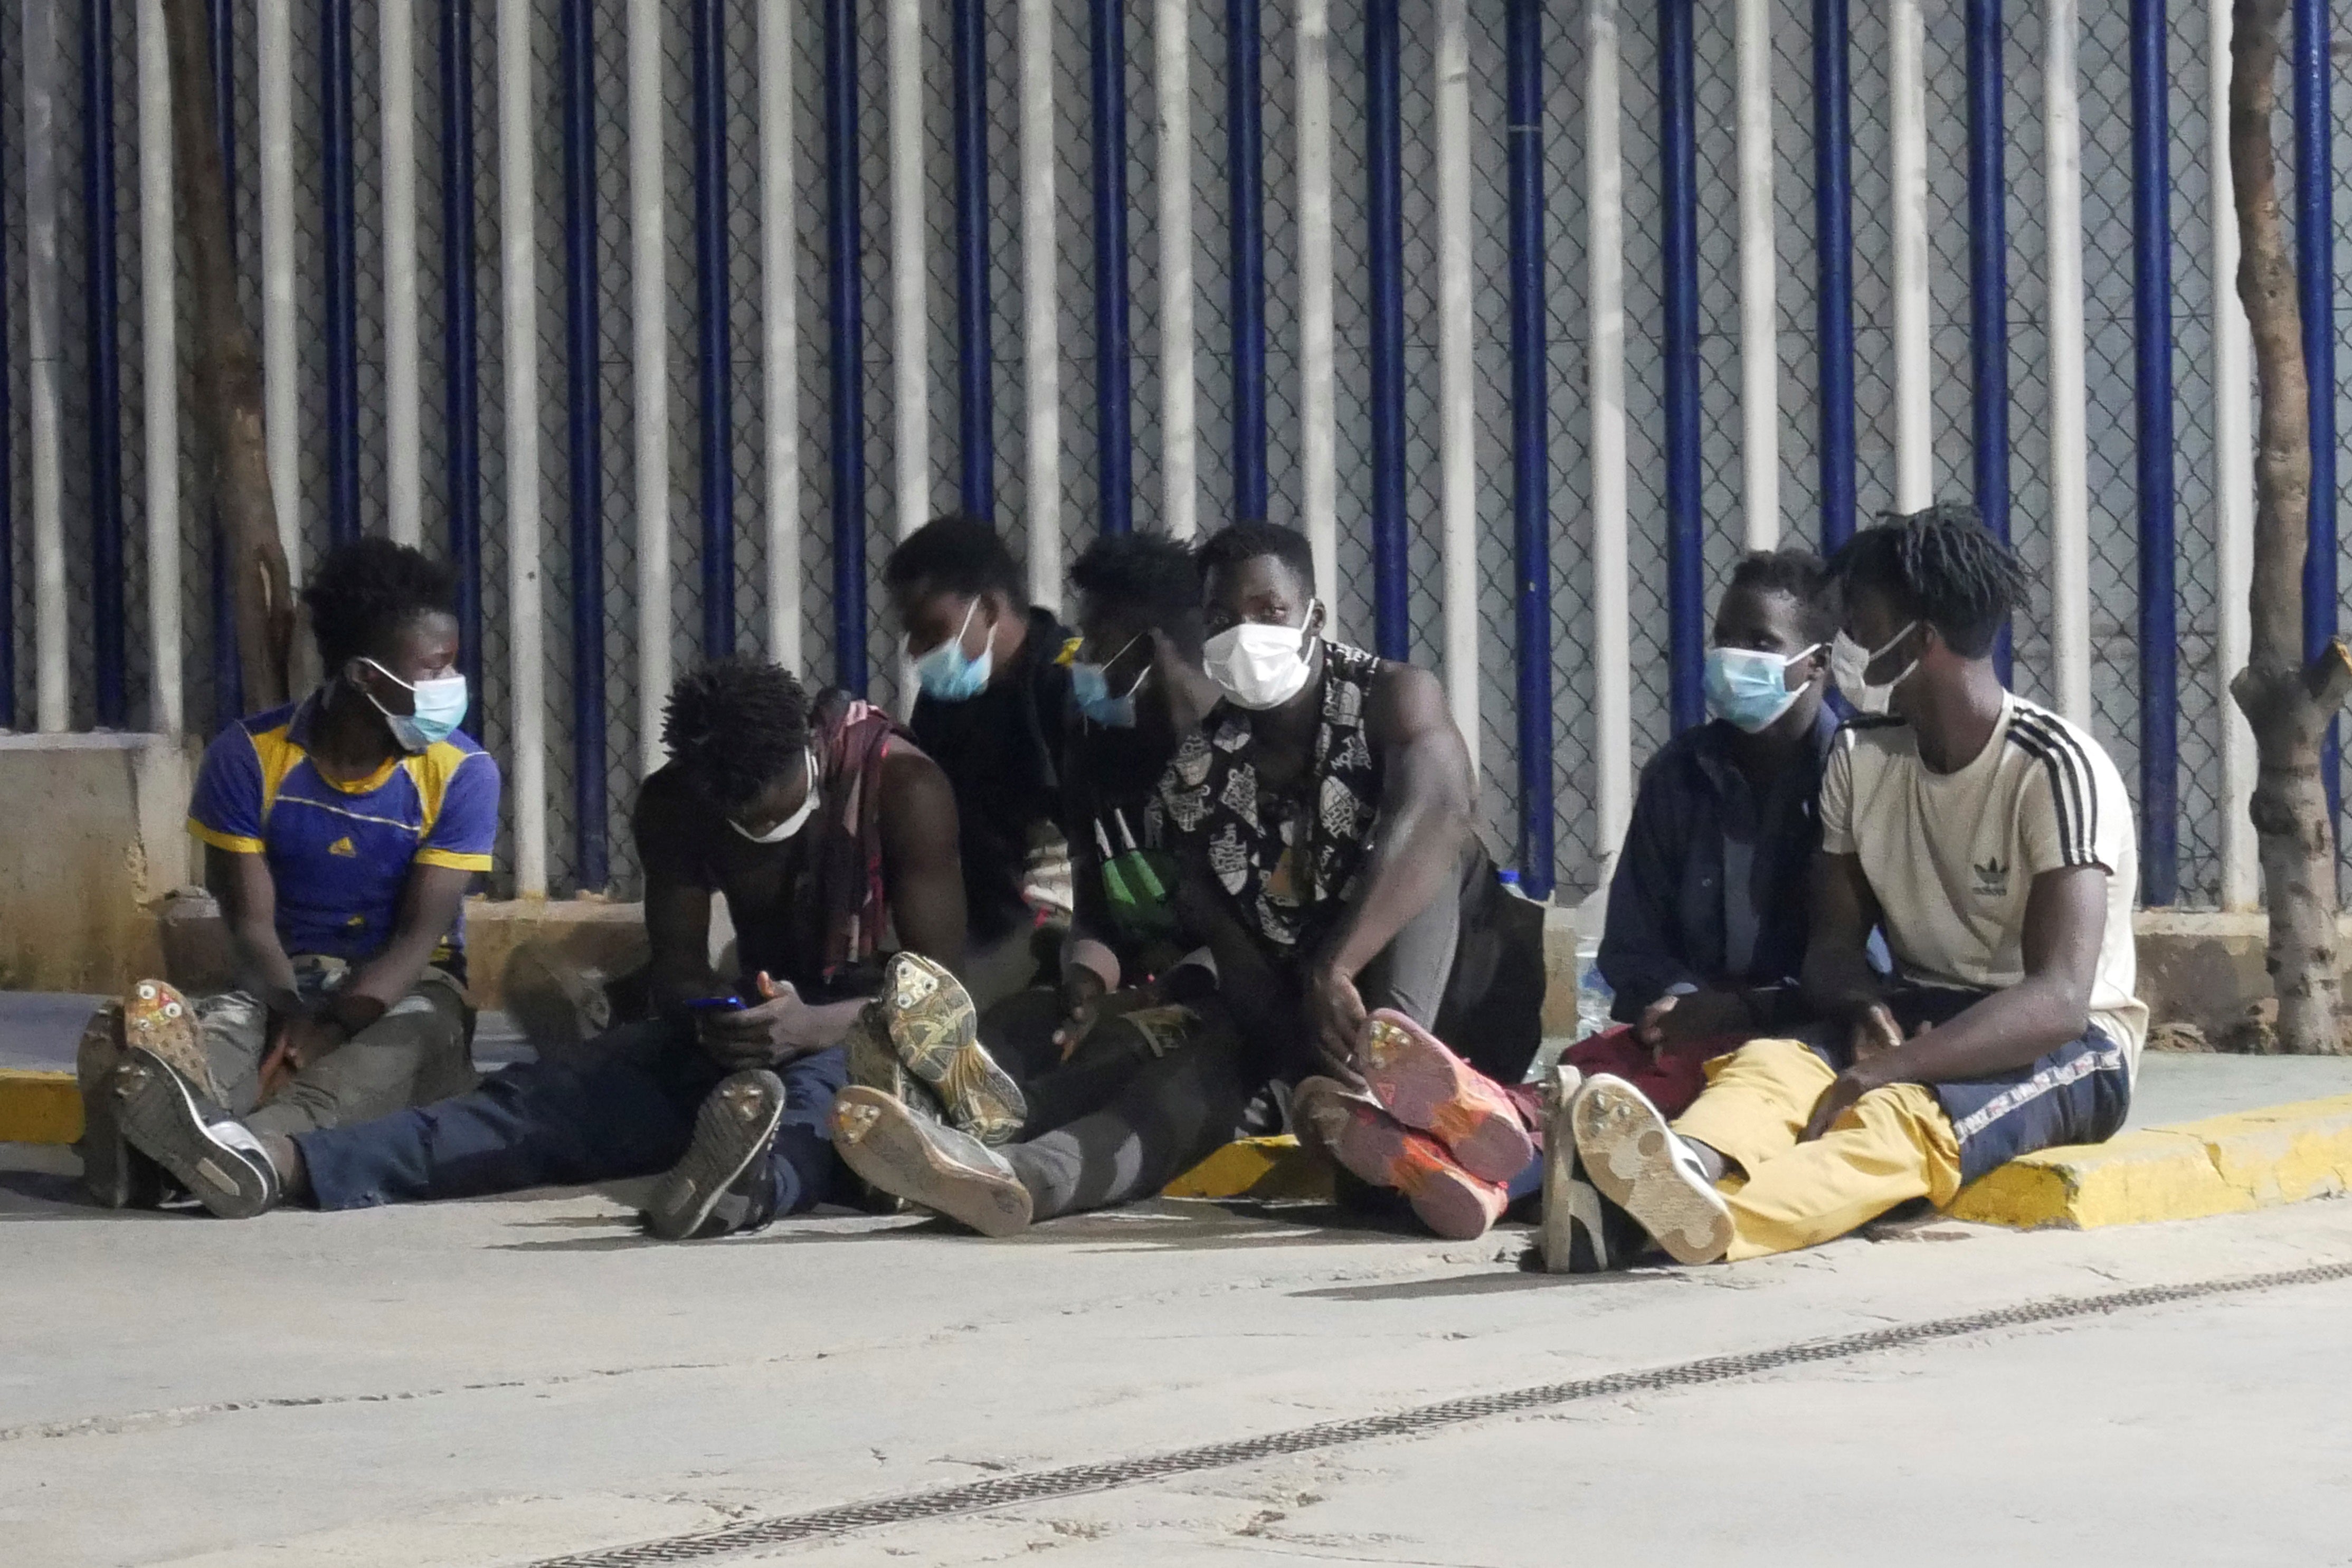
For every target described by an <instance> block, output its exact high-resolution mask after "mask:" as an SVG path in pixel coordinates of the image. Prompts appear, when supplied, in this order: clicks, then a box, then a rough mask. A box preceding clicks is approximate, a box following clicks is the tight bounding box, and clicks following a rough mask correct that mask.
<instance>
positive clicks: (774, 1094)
mask: <svg viewBox="0 0 2352 1568" xmlns="http://www.w3.org/2000/svg"><path fill="white" fill-rule="evenodd" d="M783 1114H784V1081H783V1080H782V1079H781V1078H779V1077H777V1076H776V1075H775V1074H774V1073H772V1072H770V1071H768V1070H767V1069H765V1068H754V1069H753V1070H752V1071H749V1072H738V1073H734V1074H732V1075H730V1076H729V1077H727V1078H725V1079H722V1080H720V1081H719V1086H718V1087H717V1088H715V1089H713V1090H712V1091H711V1092H709V1094H707V1095H705V1096H704V1097H703V1101H702V1107H701V1109H700V1110H698V1111H697V1112H695V1113H694V1138H693V1141H692V1142H690V1143H688V1145H687V1146H686V1155H685V1157H684V1158H682V1159H680V1160H679V1161H678V1162H677V1164H676V1165H675V1166H671V1167H670V1168H669V1170H668V1171H667V1172H666V1173H665V1174H664V1175H663V1176H662V1178H661V1180H659V1181H658V1182H656V1183H655V1184H654V1195H653V1199H652V1201H651V1202H649V1203H647V1204H646V1211H645V1216H644V1218H645V1222H646V1231H647V1233H648V1234H651V1235H654V1236H657V1237H659V1238H660V1239H663V1240H664V1241H700V1240H707V1239H709V1238H711V1237H714V1236H732V1235H734V1234H735V1233H736V1232H738V1231H746V1230H757V1229H759V1228H761V1226H764V1225H766V1224H767V1223H768V1221H770V1220H772V1219H773V1218H775V1217H776V1197H775V1177H774V1176H773V1175H772V1173H771V1172H770V1171H769V1169H768V1146H769V1145H771V1144H772V1143H774V1142H775V1138H776V1124H777V1123H778V1122H780V1121H782V1119H783Z"/></svg>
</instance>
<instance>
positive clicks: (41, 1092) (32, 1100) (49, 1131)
mask: <svg viewBox="0 0 2352 1568" xmlns="http://www.w3.org/2000/svg"><path fill="white" fill-rule="evenodd" d="M80 1136H81V1092H80V1090H79V1089H78V1088H77V1087H76V1086H75V1084H74V1075H73V1074H72V1073H70V1072H45V1071H39V1070H37V1069H31V1068H20V1067H0V1144H70V1143H73V1142H75V1141H77V1140H78V1139H79V1138H80Z"/></svg>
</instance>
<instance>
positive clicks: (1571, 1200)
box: [1537, 1069, 1610, 1274]
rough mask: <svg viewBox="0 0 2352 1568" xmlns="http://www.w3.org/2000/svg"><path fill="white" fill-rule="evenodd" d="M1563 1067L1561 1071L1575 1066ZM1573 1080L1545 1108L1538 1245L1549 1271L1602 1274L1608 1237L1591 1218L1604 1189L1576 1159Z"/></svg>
mask: <svg viewBox="0 0 2352 1568" xmlns="http://www.w3.org/2000/svg"><path fill="white" fill-rule="evenodd" d="M1559 1071H1561V1072H1567V1071H1573V1070H1572V1069H1561V1070H1559ZM1582 1087H1583V1085H1582V1084H1581V1083H1574V1084H1572V1086H1571V1087H1570V1092H1568V1093H1567V1094H1564V1095H1559V1097H1558V1098H1556V1099H1555V1100H1554V1102H1553V1103H1551V1104H1550V1105H1549V1107H1548V1108H1547V1109H1548V1114H1547V1115H1546V1116H1545V1118H1544V1174H1543V1221H1542V1227H1541V1229H1540V1230H1539V1231H1538V1238H1537V1244H1538V1247H1540V1249H1542V1255H1543V1265H1544V1271H1545V1272H1546V1273H1549V1274H1598V1273H1601V1272H1602V1271H1603V1270H1607V1269H1608V1267H1609V1261H1610V1260H1609V1248H1608V1241H1607V1239H1606V1238H1605V1237H1604V1236H1603V1235H1602V1233H1601V1228H1600V1227H1598V1226H1596V1225H1595V1224H1593V1223H1592V1221H1593V1218H1596V1217H1597V1210H1598V1208H1599V1207H1600V1204H1599V1197H1600V1190H1599V1189H1598V1188H1597V1187H1595V1186H1593V1185H1592V1184H1591V1182H1589V1181H1586V1180H1585V1179H1584V1176H1583V1175H1582V1173H1581V1172H1580V1171H1579V1170H1578V1168H1577V1164H1576V1129H1575V1128H1574V1126H1573V1125H1571V1123H1570V1112H1571V1110H1572V1109H1573V1107H1574V1106H1575V1104H1576V1095H1575V1090H1576V1089H1580V1088H1582Z"/></svg>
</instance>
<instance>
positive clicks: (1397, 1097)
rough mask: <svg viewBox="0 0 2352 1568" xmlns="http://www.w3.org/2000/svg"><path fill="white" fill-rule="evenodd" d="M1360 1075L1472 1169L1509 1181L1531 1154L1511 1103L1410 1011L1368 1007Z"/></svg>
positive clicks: (1391, 1107)
mask: <svg viewBox="0 0 2352 1568" xmlns="http://www.w3.org/2000/svg"><path fill="white" fill-rule="evenodd" d="M1364 1082H1365V1083H1366V1085H1367V1086H1368V1087H1369V1088H1370V1090H1371V1092H1372V1097H1373V1098H1374V1099H1376V1100H1378V1101H1379V1102H1380V1103H1381V1104H1382V1105H1384V1106H1386V1107H1387V1108H1388V1112H1389V1114H1391V1116H1394V1117H1395V1118H1396V1119H1397V1120H1398V1121H1400V1122H1402V1123H1403V1124H1405V1125H1406V1126H1408V1127H1412V1128H1416V1129H1418V1130H1420V1131H1422V1132H1425V1133H1427V1134H1430V1135H1431V1136H1432V1137H1433V1138H1435V1139H1436V1140H1437V1141H1438V1142H1439V1143H1441V1144H1444V1145H1445V1147H1446V1148H1447V1150H1448V1151H1449V1152H1451V1153H1452V1155H1454V1161H1455V1163H1456V1164H1458V1165H1460V1166H1461V1167H1462V1168H1463V1169H1464V1170H1465V1171H1468V1172H1469V1173H1470V1174H1471V1175H1472V1176H1478V1177H1481V1178H1483V1179H1484V1180H1486V1181H1492V1182H1507V1181H1509V1180H1510V1179H1511V1178H1512V1177H1513V1176H1517V1175H1518V1174H1519V1173H1520V1172H1521V1171H1523V1170H1525V1169H1527V1168H1528V1164H1529V1163H1530V1162H1532V1161H1533V1160H1534V1159H1535V1157H1536V1145H1535V1140H1534V1139H1532V1138H1530V1137H1528V1132H1527V1128H1526V1127H1525V1126H1523V1125H1522V1124H1520V1122H1519V1113H1518V1112H1517V1109H1515V1108H1514V1107H1513V1106H1512V1104H1511V1103H1510V1102H1509V1101H1508V1100H1507V1099H1505V1098H1504V1097H1503V1096H1502V1095H1500V1094H1498V1093H1496V1092H1494V1091H1493V1090H1492V1089H1490V1088H1488V1087H1487V1085H1486V1083H1485V1082H1482V1081H1481V1080H1480V1079H1479V1078H1478V1077H1477V1075H1476V1072H1475V1069H1473V1068H1472V1067H1471V1066H1470V1065H1469V1064H1468V1063H1467V1062H1465V1061H1463V1060H1462V1059H1461V1058H1460V1057H1458V1056H1456V1055H1454V1052H1453V1051H1449V1050H1447V1049H1446V1047H1445V1045H1444V1042H1443V1041H1441V1040H1438V1039H1437V1038H1436V1037H1435V1036H1433V1035H1432V1034H1430V1033H1429V1032H1428V1031H1427V1030H1423V1029H1422V1028H1421V1027H1420V1026H1419V1025H1417V1024H1415V1023H1413V1022H1412V1019H1406V1018H1402V1017H1400V1016H1398V1015H1396V1014H1392V1013H1390V1012H1387V1011H1381V1012H1378V1013H1375V1014H1373V1015H1372V1019H1371V1021H1370V1023H1369V1024H1368V1025H1367V1026H1366V1027H1365V1030H1364Z"/></svg>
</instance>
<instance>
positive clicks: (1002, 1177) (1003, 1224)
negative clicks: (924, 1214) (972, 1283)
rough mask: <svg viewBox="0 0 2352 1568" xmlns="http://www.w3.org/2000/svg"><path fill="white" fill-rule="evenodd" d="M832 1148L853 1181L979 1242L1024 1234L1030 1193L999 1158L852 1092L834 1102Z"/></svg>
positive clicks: (952, 1132) (887, 1103) (890, 1103)
mask: <svg viewBox="0 0 2352 1568" xmlns="http://www.w3.org/2000/svg"><path fill="white" fill-rule="evenodd" d="M832 1124H833V1146H834V1148H835V1150H837V1151H838V1152H839V1153H840V1155H841V1158H842V1163H843V1164H845V1165H846V1166H848V1167H849V1168H850V1169H851V1170H853V1171H855V1172H856V1173H857V1176H858V1177H859V1179H861V1180H863V1181H866V1182H867V1183H869V1184H871V1185H872V1186H875V1187H877V1188H879V1189H880V1190H882V1191H884V1192H888V1193H892V1194H895V1195H896V1196H898V1197H901V1198H904V1199H905V1200H906V1201H907V1202H908V1203H910V1204H914V1205H916V1206H918V1207H923V1208H928V1209H929V1210H930V1211H931V1212H932V1213H934V1214H942V1215H945V1216H946V1217H947V1218H950V1219H952V1220H955V1221H956V1222H957V1223H959V1224H961V1225H966V1226H969V1227H971V1228H972V1229H974V1230H977V1231H979V1232H980V1233H981V1234H982V1236H1013V1235H1017V1234H1019V1233H1020V1232H1021V1231H1023V1230H1025V1229H1027V1228H1029V1217H1030V1213H1031V1209H1030V1197H1029V1189H1028V1188H1027V1187H1026V1186H1023V1185H1022V1182H1021V1178H1020V1177H1019V1176H1015V1175H1014V1174H1013V1166H1012V1165H1011V1164H1010V1163H1009V1162H1008V1161H1007V1160H1006V1159H1005V1158H1004V1156H1003V1155H1000V1154H998V1153H997V1152H996V1151H995V1150H994V1149H992V1148H990V1147H989V1146H988V1145H986V1144H983V1143H982V1142H981V1141H980V1140H979V1139H977V1138H974V1137H971V1136H970V1135H969V1134H964V1133H960V1132H958V1131H956V1129H954V1128H953V1127H949V1126H943V1125H941V1124H940V1123H937V1122H934V1121H932V1120H930V1119H929V1117H926V1116H918V1115H916V1114H915V1113H912V1112H910V1111H908V1109H907V1107H906V1106H905V1105H904V1104H903V1103H900V1102H898V1101H897V1100H893V1099H891V1098H890V1097H889V1096H888V1095H887V1094H881V1093H877V1092H875V1091H874V1090H871V1089H863V1088H859V1087H857V1086H856V1085H852V1086H851V1087H849V1088H847V1089H845V1090H843V1091H842V1092H841V1093H840V1094H839V1095H838V1096H837V1097H836V1098H835V1100H834V1103H833V1116H832Z"/></svg>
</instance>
